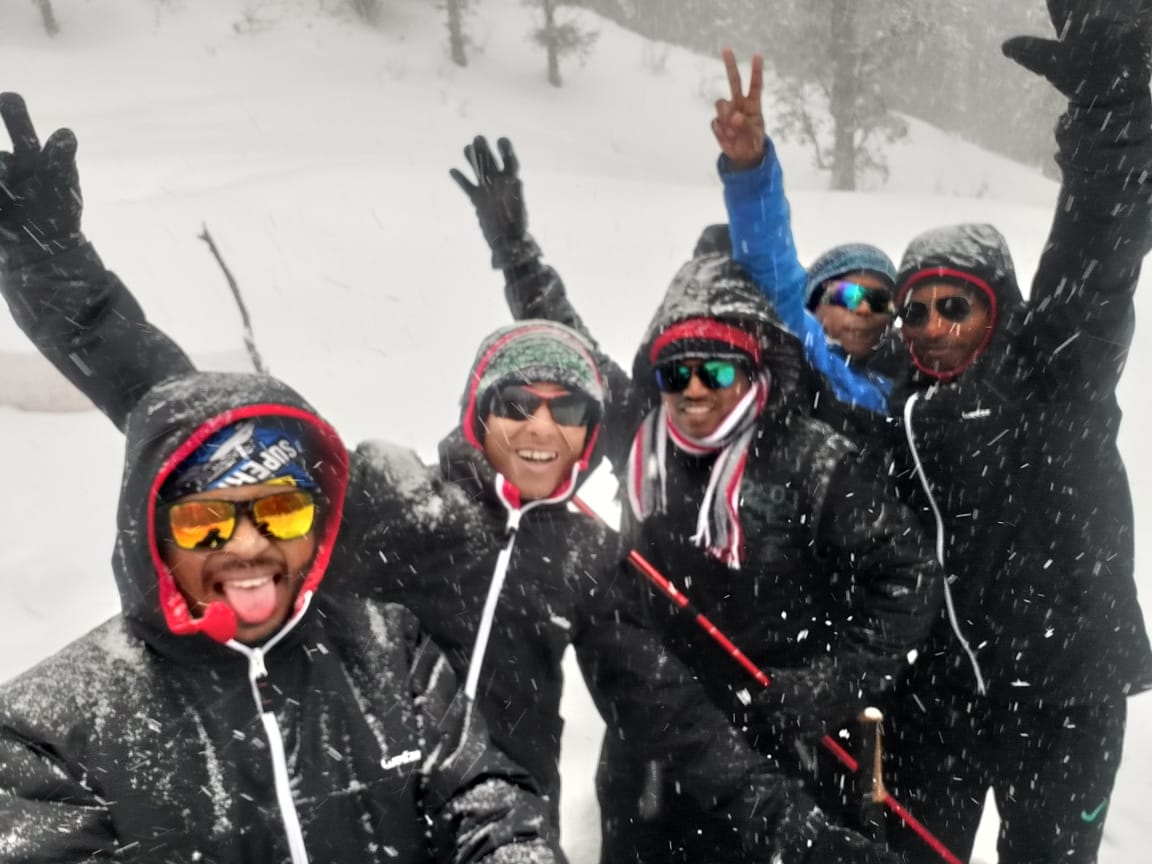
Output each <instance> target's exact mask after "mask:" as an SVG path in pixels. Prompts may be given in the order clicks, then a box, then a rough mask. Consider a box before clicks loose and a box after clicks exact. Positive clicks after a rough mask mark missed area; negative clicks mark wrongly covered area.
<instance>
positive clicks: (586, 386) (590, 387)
mask: <svg viewBox="0 0 1152 864" xmlns="http://www.w3.org/2000/svg"><path fill="white" fill-rule="evenodd" d="M594 352H595V349H594V348H593V346H592V345H591V343H589V342H588V340H587V339H585V338H584V337H583V336H581V335H580V334H579V333H577V332H576V331H575V330H572V329H571V328H569V327H565V326H564V325H563V324H558V323H556V322H554V321H546V320H537V319H528V320H524V321H519V322H517V323H515V324H511V325H508V326H505V327H501V328H499V329H498V330H495V331H493V332H492V333H490V334H489V335H488V336H486V337H485V338H484V340H483V341H482V342H481V343H480V348H479V350H478V351H477V352H476V359H475V360H474V361H473V363H472V368H471V369H470V370H469V372H468V381H467V384H466V385H465V387H464V394H463V396H462V397H461V400H460V406H461V411H460V427H459V430H458V432H457V433H454V434H452V435H449V436H448V438H446V439H445V440H444V441H443V442H441V445H440V461H441V467H442V468H443V469H444V471H445V474H446V476H448V478H449V479H451V480H454V481H457V482H459V481H461V480H463V481H465V482H467V481H469V480H473V481H475V482H478V483H480V484H481V485H482V486H483V487H485V488H487V489H491V488H493V486H494V482H495V476H496V474H495V471H494V470H493V469H492V466H491V465H490V464H489V463H488V460H487V459H486V458H485V457H484V452H483V450H484V434H485V430H484V419H485V417H486V416H487V411H488V406H489V404H490V403H491V398H492V395H493V394H494V393H495V392H496V391H497V390H499V388H500V387H503V386H504V385H506V384H528V383H531V382H548V383H553V384H560V385H563V386H565V387H568V388H569V389H571V390H578V391H580V392H581V393H583V394H584V395H586V396H587V397H589V398H590V399H592V400H593V402H595V404H596V407H597V413H596V420H595V422H594V423H593V424H592V425H591V426H590V428H589V430H588V440H587V444H586V445H585V448H584V453H583V454H582V456H581V459H580V462H579V463H578V469H579V470H578V473H577V474H576V478H575V482H573V483H572V484H571V488H570V491H569V494H572V493H574V492H575V490H576V488H577V487H578V486H579V484H580V483H581V482H583V480H584V479H585V478H586V477H587V476H588V475H589V474H590V473H591V472H592V471H593V470H594V469H595V467H596V465H597V464H599V461H600V459H601V458H602V454H601V453H600V449H599V447H598V446H597V444H598V440H599V432H600V422H601V418H603V416H604V392H605V387H604V379H603V376H602V375H601V373H600V367H599V365H598V364H597V363H596V359H595V353H594ZM468 485H471V484H470V483H469V484H468ZM509 491H510V492H511V490H509ZM559 491H561V490H558V492H559ZM511 497H513V498H515V499H518V498H519V492H518V491H516V492H515V493H514V494H513V495H512V496H511ZM564 497H565V498H567V497H569V496H568V495H565V496H564Z"/></svg>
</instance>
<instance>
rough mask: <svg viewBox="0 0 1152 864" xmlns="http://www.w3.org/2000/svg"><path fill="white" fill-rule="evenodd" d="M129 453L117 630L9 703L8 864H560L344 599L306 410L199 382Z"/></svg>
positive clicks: (424, 681) (413, 644) (384, 617)
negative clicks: (106, 863)
mask: <svg viewBox="0 0 1152 864" xmlns="http://www.w3.org/2000/svg"><path fill="white" fill-rule="evenodd" d="M125 438H126V445H127V448H126V459H125V465H124V480H123V483H122V485H121V497H120V506H119V511H118V517H117V524H118V530H117V542H116V551H115V555H114V557H113V572H114V574H115V578H116V584H117V587H118V589H119V592H120V602H121V613H120V614H119V615H117V616H115V617H114V618H112V619H111V620H109V621H108V622H106V623H104V624H102V625H100V626H99V627H97V628H96V629H95V630H93V631H92V632H91V633H89V634H87V635H86V636H83V637H81V638H79V639H77V640H75V641H74V642H72V643H71V644H70V645H68V646H66V647H65V648H64V649H62V650H61V651H60V652H59V653H58V654H56V655H55V656H53V657H50V658H48V659H46V660H44V661H42V662H41V663H39V664H38V665H36V666H35V667H33V668H32V669H30V670H28V671H26V672H24V673H23V674H21V675H19V676H17V677H16V678H14V679H13V680H11V681H8V682H5V683H4V684H3V685H0V861H4V862H9V861H11V862H16V861H20V862H45V864H64V862H81V861H92V860H96V859H97V858H100V859H102V858H105V857H108V858H116V859H117V860H126V861H156V860H164V861H179V862H194V861H211V862H250V861H269V862H271V861H277V862H292V864H305V862H308V861H346V860H366V859H368V858H372V857H374V856H375V855H377V854H379V850H380V849H385V848H386V849H388V850H389V856H390V860H395V861H400V862H405V861H407V862H413V864H415V862H427V861H440V862H444V864H449V862H451V864H460V862H464V861H471V862H480V861H484V862H492V864H495V862H501V861H509V862H511V861H516V862H523V861H534V862H556V861H563V856H562V855H561V853H560V851H559V847H558V846H556V845H555V838H554V837H553V836H552V835H550V833H549V831H548V821H547V818H546V813H547V810H546V806H545V803H544V802H543V801H542V800H541V799H540V798H539V797H538V796H537V795H536V794H535V791H534V787H533V785H532V781H531V778H530V777H529V776H528V775H527V774H526V773H525V772H524V771H523V770H522V769H520V768H519V767H517V766H515V765H513V764H512V763H511V762H509V761H508V760H507V758H506V757H505V756H504V755H503V754H502V753H500V752H499V751H498V750H497V749H496V748H495V747H493V746H492V745H491V744H490V742H489V740H488V737H487V734H486V731H485V728H484V723H483V719H482V718H481V717H480V716H479V714H478V713H477V712H475V711H474V709H473V707H472V704H471V702H470V701H469V700H465V699H460V698H459V691H458V690H457V688H456V685H455V679H454V677H453V675H452V674H451V670H450V668H449V667H448V665H447V663H446V661H445V659H444V657H443V655H442V654H441V653H440V651H439V649H438V648H437V647H436V646H435V645H434V644H432V643H431V642H430V641H429V639H428V637H427V634H426V632H425V631H424V630H423V628H421V626H420V625H419V623H418V622H417V621H416V619H415V618H414V617H413V615H412V613H411V612H409V611H408V610H406V609H404V608H403V607H401V606H397V605H394V604H387V603H380V602H375V601H371V600H366V599H362V598H357V597H355V596H353V595H350V594H349V593H347V592H345V591H343V590H341V588H340V574H339V572H338V569H337V565H335V564H334V557H335V556H334V553H335V552H336V551H337V550H339V549H340V548H341V546H342V545H343V544H344V543H345V542H346V540H345V538H344V537H343V536H342V530H341V526H340V523H341V513H342V509H343V505H344V497H345V488H346V485H347V483H348V454H347V452H346V451H345V450H344V447H343V445H342V444H341V442H340V440H339V438H338V437H337V436H336V433H335V432H334V431H333V430H332V429H331V428H330V427H329V426H328V425H327V424H326V423H325V422H324V421H323V420H321V419H320V418H319V417H318V416H317V415H316V414H315V412H313V411H312V409H311V408H310V407H309V406H308V405H307V404H306V403H304V402H303V400H301V399H300V398H299V396H297V395H296V394H295V393H293V392H292V391H291V390H289V389H288V388H287V387H284V386H283V385H281V384H279V382H276V381H275V380H274V379H271V378H268V377H258V376H253V375H235V374H212V373H193V374H190V375H185V376H181V377H178V378H175V379H171V380H169V381H167V382H165V383H164V384H162V385H160V386H158V387H155V388H153V389H152V390H150V391H149V392H148V394H147V395H146V396H145V397H144V398H142V399H141V400H140V402H139V404H138V405H137V406H136V408H135V409H134V410H133V411H132V412H131V413H130V414H129V416H128V417H127V418H126V424H125Z"/></svg>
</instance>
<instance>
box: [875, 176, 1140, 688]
mask: <svg viewBox="0 0 1152 864" xmlns="http://www.w3.org/2000/svg"><path fill="white" fill-rule="evenodd" d="M1146 164H1148V165H1149V167H1150V168H1152V161H1148V162H1147V163H1146ZM1150 199H1152V182H1150V181H1149V180H1148V179H1147V174H1146V175H1145V180H1144V181H1143V184H1142V185H1141V183H1140V182H1139V181H1138V180H1137V179H1136V177H1135V176H1134V177H1133V178H1132V179H1131V181H1130V184H1129V185H1126V186H1123V185H1122V186H1121V187H1113V188H1109V185H1108V184H1104V183H1100V182H1095V181H1094V180H1093V178H1091V177H1078V176H1075V175H1073V176H1072V177H1070V178H1069V177H1068V176H1067V175H1066V181H1065V187H1064V189H1063V190H1062V193H1061V199H1060V200H1061V204H1060V207H1059V208H1058V213H1057V217H1056V221H1055V223H1054V225H1053V228H1052V234H1051V235H1050V237H1049V242H1048V245H1047V247H1046V249H1045V252H1044V254H1043V257H1042V258H1041V261H1040V266H1039V269H1038V271H1037V273H1036V277H1035V280H1034V282H1033V286H1032V293H1031V299H1030V302H1028V303H1025V302H1024V301H1023V299H1022V297H1021V294H1020V290H1019V287H1018V286H1017V282H1016V276H1015V272H1014V270H1013V266H1012V261H1011V258H1010V256H1009V253H1008V249H1007V247H1006V245H1005V242H1004V239H1003V238H1002V237H1001V236H1000V234H999V233H998V232H996V231H995V229H993V228H991V227H990V226H986V225H962V226H955V227H952V228H944V229H939V230H936V231H932V232H928V233H927V234H924V235H922V236H921V237H919V238H917V239H916V240H915V241H914V242H913V244H912V245H911V246H910V248H909V249H908V252H907V253H906V255H905V260H904V262H903V265H902V267H901V274H900V281H901V284H905V283H906V282H907V280H908V279H910V278H911V277H913V276H914V275H915V274H917V273H920V272H923V271H926V270H927V271H931V270H933V269H935V268H947V269H949V270H953V271H961V272H963V273H966V274H971V275H973V276H975V277H977V278H978V279H980V280H982V281H983V282H984V283H985V284H986V285H987V286H989V288H990V289H991V292H992V294H993V296H994V298H995V306H996V309H995V319H994V322H993V327H994V329H993V331H992V335H991V338H990V340H989V342H988V344H987V346H986V347H985V348H984V350H983V351H982V353H981V354H980V355H979V356H978V357H977V358H976V360H975V361H974V362H973V363H972V364H971V365H970V366H969V367H968V368H967V369H965V370H964V371H963V372H962V373H961V374H960V376H959V377H958V378H956V379H955V380H953V381H950V382H948V383H944V384H940V383H939V382H937V381H935V380H934V379H933V378H932V377H930V376H929V375H927V374H924V373H923V372H920V371H914V372H913V373H912V374H911V375H910V376H909V377H907V378H906V380H905V381H904V382H903V383H902V385H898V387H897V391H896V393H895V394H894V399H893V412H894V413H898V414H899V415H900V416H902V417H903V420H904V422H903V430H902V432H903V436H904V440H903V441H901V442H899V444H898V446H897V447H895V448H894V452H896V453H898V454H900V457H901V460H902V465H901V466H900V470H899V471H898V478H899V479H900V481H901V484H902V486H903V492H902V497H904V498H905V500H909V501H913V502H916V504H917V505H919V508H920V512H921V513H922V515H923V519H924V522H925V524H926V527H928V528H929V530H932V531H933V532H934V533H936V534H937V536H938V537H939V538H940V540H941V543H942V549H943V555H944V562H945V567H946V569H947V571H948V573H949V574H950V576H951V577H953V579H952V581H951V582H950V591H951V595H952V602H953V605H954V608H955V619H956V624H955V627H953V626H952V625H951V624H950V622H948V621H947V620H944V619H942V620H941V621H940V622H939V625H938V627H937V628H936V631H935V634H934V638H933V645H932V650H931V652H930V653H931V660H930V661H929V662H927V663H926V664H924V666H923V667H922V668H921V670H920V672H921V676H922V677H923V679H924V681H925V683H926V684H927V683H928V682H931V685H929V686H933V687H939V686H940V685H946V688H947V690H949V691H951V692H954V693H956V694H969V695H972V694H976V693H978V692H980V691H981V689H983V691H984V692H986V693H987V695H988V696H989V698H991V699H993V700H995V701H999V702H1008V701H1026V702H1031V703H1040V702H1043V703H1053V702H1055V703H1082V702H1092V701H1097V700H1099V699H1102V698H1107V697H1112V696H1119V695H1122V694H1125V693H1136V692H1140V691H1142V690H1146V689H1148V688H1149V687H1152V651H1150V650H1149V643H1148V637H1147V635H1146V633H1145V630H1144V623H1143V619H1142V616H1141V612H1140V606H1139V603H1138V601H1137V597H1136V586H1135V582H1134V579H1133V554H1134V553H1133V528H1134V526H1133V515H1132V499H1131V494H1130V491H1129V487H1128V478H1127V475H1126V473H1125V470H1124V465H1123V462H1122V461H1121V458H1120V454H1119V451H1118V449H1117V444H1116V438H1117V432H1118V429H1119V426H1120V421H1121V411H1120V407H1119V405H1118V404H1117V401H1116V385H1117V382H1118V380H1119V376H1120V373H1121V371H1122V369H1123V367H1124V361H1125V358H1126V355H1127V351H1128V347H1129V345H1130V344H1131V340H1132V332H1133V310H1132V292H1133V289H1134V288H1135V284H1136V282H1137V279H1138V276H1139V272H1140V260H1141V258H1142V257H1143V256H1144V254H1145V253H1146V252H1147V250H1148V247H1149V234H1150V233H1152V200H1150ZM1134 202H1135V203H1134ZM917 462H918V463H919V467H917ZM961 640H963V641H961ZM965 643H966V644H965Z"/></svg>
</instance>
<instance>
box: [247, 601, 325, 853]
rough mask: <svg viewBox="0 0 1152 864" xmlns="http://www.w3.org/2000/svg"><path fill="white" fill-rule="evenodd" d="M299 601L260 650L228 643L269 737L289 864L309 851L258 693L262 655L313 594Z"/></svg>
mask: <svg viewBox="0 0 1152 864" xmlns="http://www.w3.org/2000/svg"><path fill="white" fill-rule="evenodd" d="M301 599H302V602H301V604H300V609H299V611H298V612H297V613H296V614H295V615H293V616H292V618H291V619H290V620H289V621H288V622H287V623H286V624H285V625H284V626H283V627H282V628H280V631H279V632H278V633H276V635H275V636H273V637H272V638H271V639H269V640H268V641H267V642H265V643H264V644H263V645H261V646H260V647H258V648H250V647H249V646H247V645H245V644H244V643H242V642H238V641H236V640H235V639H232V640H230V641H229V642H228V647H230V648H232V649H233V650H234V651H238V652H240V653H241V654H244V655H245V656H246V657H247V658H248V682H249V684H250V685H251V687H252V698H253V700H254V701H255V702H256V709H257V710H258V711H259V712H260V722H261V723H262V724H263V726H264V734H265V735H266V736H267V737H268V752H269V755H270V756H271V757H272V778H273V783H274V785H275V788H276V803H277V804H278V805H279V806H280V817H281V819H282V820H283V823H284V833H285V835H286V837H287V840H288V850H289V854H290V855H291V857H292V864H308V850H307V849H306V848H305V847H304V832H303V830H302V829H301V828H300V814H299V813H297V812H296V802H295V801H294V800H293V798H292V784H291V778H290V777H289V776H288V758H287V756H286V754H285V750H284V736H283V735H282V734H281V733H280V724H279V723H278V722H277V721H276V714H275V713H274V712H272V711H270V710H267V709H266V707H265V704H264V697H263V694H262V692H261V691H262V689H263V684H264V683H265V682H266V680H267V678H268V667H267V666H266V665H265V663H264V655H265V654H267V653H268V652H269V651H271V650H272V648H273V647H275V645H276V643H277V642H279V641H280V640H281V639H283V638H284V637H285V636H286V635H287V634H288V633H289V632H290V631H291V630H292V629H293V628H294V627H295V626H296V624H297V622H299V621H300V619H301V618H302V617H303V615H304V612H305V611H307V609H308V604H309V603H310V602H311V600H312V592H311V591H309V592H307V593H305V594H304V596H303V597H302V598H301Z"/></svg>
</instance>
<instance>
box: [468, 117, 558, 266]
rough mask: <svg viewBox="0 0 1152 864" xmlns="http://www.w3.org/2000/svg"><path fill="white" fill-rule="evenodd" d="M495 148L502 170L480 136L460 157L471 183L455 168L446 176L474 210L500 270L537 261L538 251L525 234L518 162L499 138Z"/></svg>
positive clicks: (526, 225)
mask: <svg viewBox="0 0 1152 864" xmlns="http://www.w3.org/2000/svg"><path fill="white" fill-rule="evenodd" d="M496 146H497V147H499V148H500V158H501V160H502V161H503V167H500V166H498V165H497V164H496V157H495V155H494V154H493V153H492V150H491V148H490V147H489V146H488V141H487V140H485V138H484V136H483V135H477V136H476V137H475V138H474V139H473V141H472V143H471V144H469V145H468V146H466V147H465V148H464V158H465V159H467V160H468V164H469V166H471V168H472V172H473V174H474V175H475V178H476V179H475V182H472V180H471V179H470V178H469V177H467V176H465V175H464V174H463V173H462V172H460V171H457V170H456V169H455V168H453V169H451V170H450V171H449V173H450V174H451V175H452V179H453V180H455V181H456V183H457V185H458V186H459V187H460V188H461V189H463V190H464V194H465V195H467V196H468V200H470V201H471V202H472V206H473V207H475V208H476V218H477V219H478V220H480V230H481V231H483V232H484V239H485V240H486V241H488V248H489V249H491V250H492V266H493V267H494V268H496V269H498V270H502V269H507V268H510V267H515V266H516V265H517V264H524V263H526V262H528V261H531V260H532V259H533V258H538V257H539V256H540V248H539V247H538V246H537V245H536V242H535V241H534V240H533V239H532V237H531V236H530V235H529V234H528V211H527V209H526V208H525V206H524V187H523V184H521V182H520V163H519V161H518V160H517V159H516V153H515V152H514V151H513V150H512V142H511V141H509V140H508V139H507V138H501V139H499V140H498V141H497V142H496Z"/></svg>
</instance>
